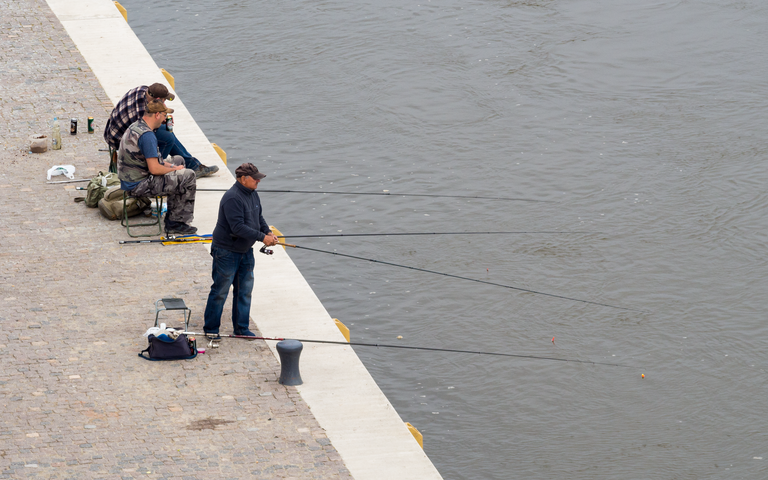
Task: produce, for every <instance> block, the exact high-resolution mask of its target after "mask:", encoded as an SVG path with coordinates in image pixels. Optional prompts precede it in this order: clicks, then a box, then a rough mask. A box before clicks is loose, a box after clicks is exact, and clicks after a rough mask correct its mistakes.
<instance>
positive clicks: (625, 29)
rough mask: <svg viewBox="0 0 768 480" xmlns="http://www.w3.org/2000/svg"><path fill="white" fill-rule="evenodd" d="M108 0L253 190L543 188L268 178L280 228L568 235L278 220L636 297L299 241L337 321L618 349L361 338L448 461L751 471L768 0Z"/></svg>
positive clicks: (405, 254) (371, 246)
mask: <svg viewBox="0 0 768 480" xmlns="http://www.w3.org/2000/svg"><path fill="white" fill-rule="evenodd" d="M121 2H122V3H123V5H125V6H126V8H127V9H128V15H129V21H130V24H131V26H132V27H133V28H134V30H135V31H136V33H137V34H138V35H139V37H140V38H141V39H142V41H143V42H144V44H145V45H146V47H147V48H148V50H149V51H150V53H152V55H153V57H154V58H155V60H156V61H157V63H158V65H160V66H162V67H164V68H166V69H167V70H168V71H170V72H171V73H172V74H173V75H174V76H175V78H176V84H177V87H178V88H177V92H178V93H179V95H180V96H181V98H183V99H184V102H185V104H186V105H187V106H188V108H189V110H190V111H191V113H192V114H193V115H194V116H195V118H196V120H197V122H198V123H199V124H200V126H201V127H202V129H203V131H204V132H205V133H206V134H207V135H208V137H209V139H210V140H211V141H213V142H216V143H218V144H219V145H220V146H222V148H224V150H226V151H227V153H228V157H229V166H230V168H231V169H234V168H235V167H236V166H237V165H238V164H240V163H242V162H244V161H252V162H254V163H255V164H256V165H257V166H258V167H259V168H260V169H261V170H262V171H264V172H266V173H267V174H268V177H267V179H266V180H264V181H263V182H262V183H261V188H265V189H266V188H273V189H303V190H319V189H322V190H335V191H360V192H381V191H383V190H388V191H390V192H393V193H420V194H449V195H474V196H478V195H479V196H501V197H515V198H523V199H530V200H546V202H526V201H500V200H481V199H449V198H435V197H398V196H386V197H384V196H340V195H310V194H289V193H283V194H274V193H273V194H268V193H263V194H262V195H261V197H262V201H263V203H264V208H265V217H266V219H267V221H269V222H270V223H272V224H274V225H276V226H278V227H279V228H280V229H281V230H282V231H283V232H284V233H292V234H317V233H337V232H342V233H386V232H415V231H424V232H446V231H498V230H502V231H530V232H542V231H548V232H583V233H560V234H555V233H548V234H545V233H531V234H517V235H503V236H502V235H492V236H491V235H489V236H429V237H362V238H332V239H304V240H299V239H296V240H295V243H298V244H300V245H305V246H308V247H313V248H321V249H326V250H336V251H338V252H340V253H345V254H350V255H356V256H361V257H366V258H375V259H378V260H382V261H387V262H393V263H398V264H404V265H409V266H413V267H417V268H424V269H429V270H434V271H439V272H446V273H450V274H455V275H461V276H466V277H471V278H475V279H479V280H484V281H489V282H495V283H500V284H505V285H511V286H514V287H518V288H523V289H529V290H535V291H537V292H543V293H550V294H554V295H560V296H565V297H570V298H574V299H578V300H587V301H590V302H597V303H601V304H607V305H611V306H617V307H623V308H627V309H631V310H623V309H619V308H612V307H609V306H602V305H595V304H590V303H584V302H579V301H572V300H567V299H563V298H557V297H552V296H545V295H540V294H533V293H524V292H521V291H517V290H512V289H508V288H503V287H496V286H492V285H487V284H478V283H472V282H468V281H463V280H459V279H455V278H446V277H441V276H437V275H431V274H427V273H423V272H417V271H413V270H407V269H398V268H394V267H390V266H386V265H380V264H373V263H370V262H362V261H359V260H353V259H345V258H341V257H337V256H333V255H326V254H322V253H317V252H311V251H300V250H291V251H290V252H289V253H290V255H291V257H292V258H293V260H294V261H295V262H296V264H297V265H298V267H299V268H300V270H301V271H302V273H303V274H304V276H305V277H306V278H307V280H308V281H309V283H310V284H311V285H312V287H313V288H314V290H315V292H316V293H317V295H318V296H319V298H320V299H321V300H322V302H323V304H324V305H325V307H326V309H327V310H328V312H329V313H330V314H331V316H333V317H338V318H339V319H341V320H342V321H343V322H344V323H346V324H347V325H348V326H349V327H350V329H351V331H352V338H353V339H354V340H355V341H360V342H378V343H398V342H399V343H401V344H404V345H421V346H428V347H437V348H458V349H469V350H483V351H493V352H508V353H514V354H521V355H535V356H548V357H550V356H551V357H559V358H567V359H574V360H585V361H595V362H606V363H616V364H621V365H623V366H625V367H615V366H604V365H589V364H582V363H567V362H556V361H545V360H532V359H519V358H518V359H516V358H503V357H486V356H477V355H465V354H453V353H437V352H416V351H405V350H394V349H385V348H379V349H373V348H365V347H358V348H356V351H357V352H358V355H359V356H360V357H361V358H362V360H363V361H364V362H365V365H366V366H367V368H368V369H369V371H370V372H371V373H372V375H373V376H374V378H375V379H376V381H377V383H378V384H379V385H380V386H381V388H382V390H383V391H384V393H385V394H386V395H387V397H388V398H389V399H390V401H391V402H392V403H393V405H394V406H395V408H396V409H397V411H398V412H399V414H400V415H401V417H402V418H403V420H405V421H409V422H411V423H412V424H413V425H415V426H416V427H417V428H418V429H419V430H420V431H421V432H422V433H423V434H424V437H425V441H424V446H425V450H426V452H427V453H428V455H429V457H430V458H431V459H432V461H433V462H434V463H435V465H436V467H437V468H438V470H439V471H440V472H441V474H442V475H443V476H444V478H446V479H449V478H450V479H508V478H526V479H529V478H535V479H562V478H569V479H594V478H616V479H701V478H729V479H730V478H740V479H762V478H766V477H768V408H766V398H767V397H768V386H767V382H766V380H768V377H767V376H766V368H767V367H768V354H766V337H767V336H768V328H767V327H766V315H765V310H766V302H767V301H766V292H768V279H767V278H766V275H765V273H766V263H767V262H766V259H767V258H768V255H767V252H766V232H767V231H768V220H766V216H765V215H764V212H765V211H766V208H768V194H766V184H767V183H768V174H767V173H766V168H765V163H763V162H764V161H765V160H764V158H765V156H766V148H765V146H764V142H763V138H764V137H765V131H766V128H767V125H768V118H767V117H768V115H767V114H766V112H767V111H768V101H767V100H766V98H767V97H766V93H767V92H766V78H768V58H767V57H768V53H766V52H767V51H768V50H766V48H765V45H766V44H768V27H767V26H768V4H766V3H765V2H762V1H758V0H720V1H710V0H679V1H672V0H657V1H653V2H635V1H628V0H612V1H608V0H592V1H587V0H573V1H569V2H566V1H555V0H524V1H514V0H504V1H488V0H485V1H479V0H469V1H461V2H459V1H455V0H439V1H438V0H423V1H421V0H416V1H411V2H405V1H402V0H392V1H389V2H381V3H380V2H371V1H369V0H362V1H357V2H333V1H322V0H321V1H311V2H310V1H306V0H297V1H296V2H263V1H258V0H252V1H246V0H206V1H201V0H190V1H187V2H183V3H180V2H159V3H158V2H154V1H153V2H150V1H148V0H121ZM193 153H194V152H193ZM256 298H258V293H257V297H256ZM398 335H401V336H403V337H404V338H403V339H402V340H397V336H398ZM553 337H554V342H553V341H552V339H553ZM641 374H644V375H645V378H642V377H641ZM393 461H394V459H393Z"/></svg>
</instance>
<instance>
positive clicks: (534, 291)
mask: <svg viewBox="0 0 768 480" xmlns="http://www.w3.org/2000/svg"><path fill="white" fill-rule="evenodd" d="M278 245H281V246H284V247H292V248H300V249H303V250H310V251H313V252H320V253H328V254H331V255H338V256H341V257H346V258H353V259H355V260H364V261H366V262H373V263H380V264H382V265H389V266H391V267H399V268H407V269H409V270H416V271H419V272H426V273H432V274H435V275H442V276H444V277H451V278H458V279H460V280H469V281H470V282H477V283H484V284H486V285H494V286H496V287H504V288H509V289H512V290H518V291H521V292H527V293H535V294H537V295H545V296H547V297H554V298H561V299H563V300H571V301H574V302H581V303H588V304H590V305H599V306H602V307H609V308H616V309H619V310H627V311H630V312H639V313H649V312H646V311H643V310H637V309H634V308H627V307H619V306H616V305H609V304H607V303H600V302H592V301H589V300H582V299H579V298H573V297H566V296H563V295H556V294H554V293H546V292H540V291H537V290H530V289H527V288H520V287H513V286H512V285H504V284H503V283H495V282H489V281H487V280H478V279H476V278H470V277H462V276H460V275H453V274H450V273H443V272H436V271H434V270H427V269H424V268H417V267H411V266H409V265H401V264H398V263H391V262H384V261H381V260H376V259H373V258H365V257H358V256H356V255H348V254H346V253H339V252H331V251H328V250H320V249H317V248H310V247H302V246H301V245H293V244H290V243H278Z"/></svg>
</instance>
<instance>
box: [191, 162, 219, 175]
mask: <svg viewBox="0 0 768 480" xmlns="http://www.w3.org/2000/svg"><path fill="white" fill-rule="evenodd" d="M218 171H219V167H217V166H215V165H214V166H212V167H206V166H205V165H200V166H199V167H198V168H197V170H195V178H203V177H208V176H210V175H213V174H214V173H216V172H218Z"/></svg>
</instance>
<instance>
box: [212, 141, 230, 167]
mask: <svg viewBox="0 0 768 480" xmlns="http://www.w3.org/2000/svg"><path fill="white" fill-rule="evenodd" d="M211 146H212V147H213V149H214V150H216V153H218V154H219V156H220V157H221V161H222V162H224V165H226V164H227V152H225V151H224V150H222V148H221V147H220V146H218V145H216V144H215V143H211Z"/></svg>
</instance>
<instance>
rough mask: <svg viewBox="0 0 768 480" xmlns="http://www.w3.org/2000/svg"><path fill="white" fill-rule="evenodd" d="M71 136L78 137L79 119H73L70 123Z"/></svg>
mask: <svg viewBox="0 0 768 480" xmlns="http://www.w3.org/2000/svg"><path fill="white" fill-rule="evenodd" d="M69 134H70V135H77V119H76V118H73V119H71V120H70V121H69Z"/></svg>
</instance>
